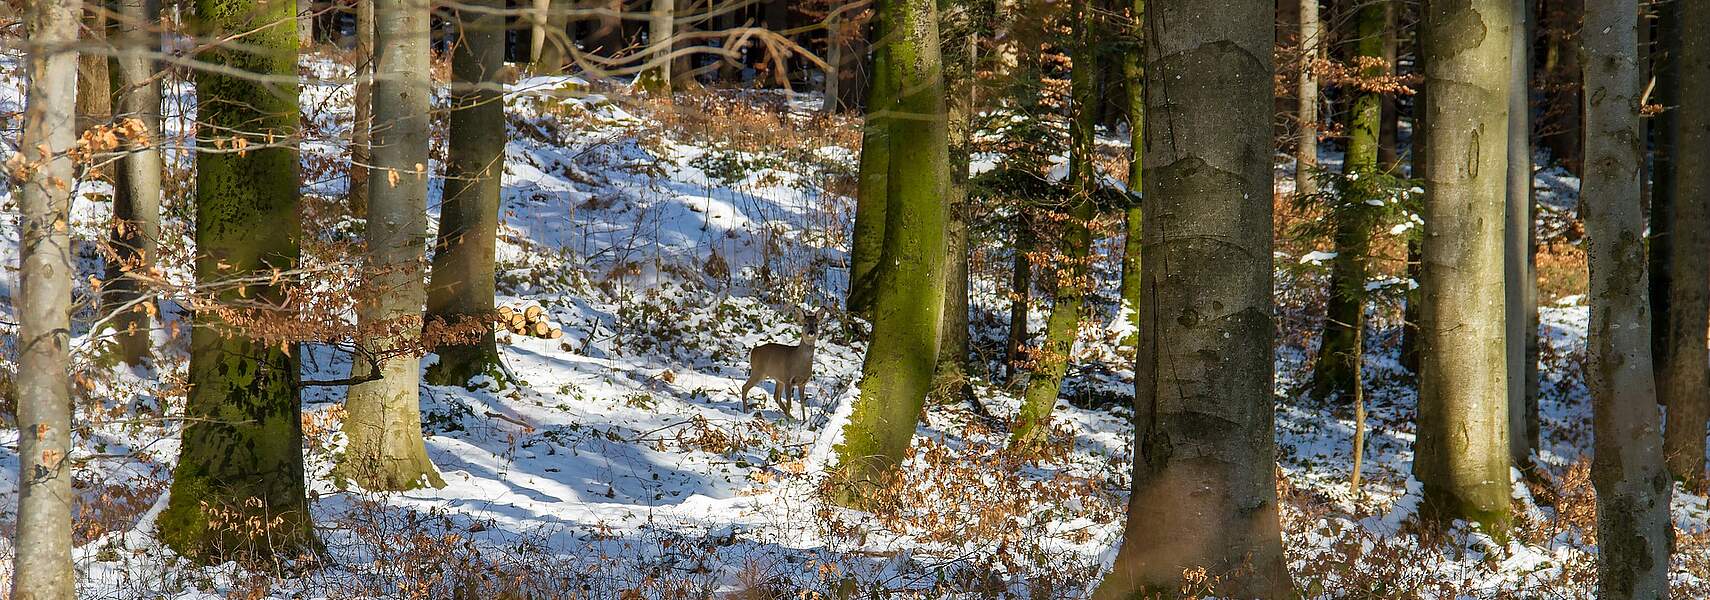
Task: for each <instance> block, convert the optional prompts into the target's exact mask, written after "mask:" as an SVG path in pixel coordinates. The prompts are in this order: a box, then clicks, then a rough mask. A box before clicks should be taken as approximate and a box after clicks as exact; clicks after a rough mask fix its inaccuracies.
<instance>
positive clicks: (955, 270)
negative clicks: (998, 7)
mask: <svg viewBox="0 0 1710 600" xmlns="http://www.w3.org/2000/svg"><path fill="white" fill-rule="evenodd" d="M971 10H972V9H971V8H970V7H969V6H967V5H966V4H965V3H952V4H948V5H946V7H945V12H944V14H942V15H940V16H941V17H942V19H943V20H942V25H941V28H942V30H943V31H942V32H941V33H940V37H941V38H943V39H947V40H949V43H947V44H945V45H944V50H943V60H944V67H945V82H944V88H945V91H946V93H947V102H946V104H947V106H946V112H947V114H948V119H949V120H948V124H949V125H948V130H947V133H946V137H947V138H948V140H949V141H948V146H949V157H950V160H949V164H950V194H949V196H948V198H947V202H946V203H945V204H946V209H947V210H946V213H945V234H944V241H945V244H944V252H945V254H944V315H943V317H942V325H941V326H940V327H939V334H938V365H937V367H936V374H935V376H934V377H935V378H936V379H937V381H936V382H935V383H933V385H932V391H933V394H934V396H935V397H936V399H937V401H939V402H954V401H969V400H972V399H973V398H974V390H973V387H972V386H970V385H969V384H968V375H967V369H966V368H965V366H964V365H965V364H966V363H967V361H968V311H969V298H968V276H969V274H968V250H969V248H968V222H969V220H970V219H971V213H972V212H973V208H974V205H973V203H972V201H971V200H970V199H969V197H968V162H969V153H970V152H971V150H972V148H971V147H970V145H969V144H970V142H971V141H972V140H971V135H972V125H971V124H972V117H973V114H974V110H975V108H974V76H975V73H974V65H975V64H976V63H975V56H974V53H975V49H976V48H977V45H978V36H977V35H976V34H975V31H976V30H975V29H974V28H973V26H974V20H973V19H974V15H972V14H971ZM832 45H833V46H836V45H837V43H836V42H832ZM826 98H827V101H828V102H829V101H831V98H833V95H831V94H830V93H829V92H828V95H827V96H826Z"/></svg>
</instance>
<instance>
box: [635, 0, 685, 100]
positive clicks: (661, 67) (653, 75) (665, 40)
mask: <svg viewBox="0 0 1710 600" xmlns="http://www.w3.org/2000/svg"><path fill="white" fill-rule="evenodd" d="M652 2H653V8H652V9H651V10H649V11H648V29H647V63H648V68H647V69H646V70H644V71H642V73H641V78H640V82H641V86H642V88H643V89H646V90H647V92H648V93H650V94H658V95H662V96H665V97H670V96H671V58H670V57H671V40H672V37H673V34H672V26H673V25H674V22H675V21H676V17H675V14H676V10H677V9H676V5H677V1H676V0H652Z"/></svg>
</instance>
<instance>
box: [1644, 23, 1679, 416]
mask: <svg viewBox="0 0 1710 600" xmlns="http://www.w3.org/2000/svg"><path fill="white" fill-rule="evenodd" d="M1654 8H1655V10H1656V13H1657V25H1656V33H1657V35H1656V47H1657V49H1656V51H1655V52H1652V53H1651V69H1652V74H1653V75H1654V76H1655V77H1656V91H1655V92H1654V96H1655V100H1654V102H1660V103H1662V105H1663V106H1666V107H1669V108H1671V109H1672V110H1665V111H1663V112H1662V113H1659V114H1657V115H1656V116H1653V117H1651V118H1650V119H1649V123H1650V126H1651V132H1652V134H1653V136H1654V139H1652V140H1651V145H1652V147H1653V151H1652V154H1651V168H1652V169H1653V172H1652V176H1651V179H1652V185H1651V195H1650V222H1649V225H1650V244H1649V246H1648V249H1649V254H1648V255H1647V263H1646V267H1647V268H1648V269H1649V270H1650V276H1651V337H1652V340H1651V361H1652V362H1651V365H1652V367H1654V368H1656V369H1657V380H1658V384H1659V385H1660V384H1661V381H1662V377H1663V373H1662V370H1663V368H1665V367H1666V366H1668V364H1669V362H1670V361H1669V356H1668V353H1669V346H1670V342H1669V339H1668V336H1669V331H1670V329H1671V326H1670V325H1669V321H1670V311H1669V305H1668V301H1669V297H1670V294H1671V292H1670V290H1669V278H1670V277H1671V274H1670V273H1669V270H1670V265H1669V256H1670V255H1671V254H1672V253H1673V250H1672V248H1673V246H1674V238H1673V237H1671V236H1670V232H1672V231H1674V226H1675V215H1674V190H1675V183H1674V178H1675V172H1676V170H1675V166H1674V165H1675V163H1674V154H1675V138H1676V136H1677V135H1678V134H1679V132H1680V129H1679V124H1678V122H1677V119H1678V118H1679V114H1680V109H1679V106H1680V100H1681V98H1680V65H1679V63H1678V62H1677V61H1678V60H1679V55H1680V50H1681V42H1682V40H1681V38H1680V9H1679V3H1675V2H1662V3H1658V4H1657V5H1655V7H1654ZM1659 389H1660V388H1659ZM1660 391H1662V392H1663V394H1664V395H1663V396H1662V398H1661V399H1662V400H1663V401H1664V402H1665V403H1666V402H1667V400H1668V396H1667V390H1660Z"/></svg>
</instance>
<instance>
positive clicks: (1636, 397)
mask: <svg viewBox="0 0 1710 600" xmlns="http://www.w3.org/2000/svg"><path fill="white" fill-rule="evenodd" d="M1689 10H1690V9H1689ZM1638 17H1639V6H1638V3H1637V2H1636V1H1635V0H1588V1H1587V2H1586V11H1585V28H1584V30H1583V31H1582V32H1581V37H1580V40H1581V42H1580V43H1581V48H1582V51H1583V52H1584V54H1585V62H1584V65H1585V72H1584V81H1585V92H1586V93H1585V96H1584V97H1585V126H1584V127H1585V129H1584V130H1585V134H1586V139H1585V144H1584V148H1585V158H1586V162H1585V179H1584V182H1583V184H1582V186H1581V194H1580V197H1581V202H1580V206H1581V211H1582V214H1583V215H1584V217H1585V229H1586V245H1587V249H1586V254H1587V260H1588V263H1589V267H1590V273H1591V290H1590V291H1591V293H1590V296H1591V326H1590V331H1589V334H1590V357H1589V358H1590V361H1589V364H1588V365H1587V367H1588V368H1587V369H1586V376H1587V377H1586V379H1587V383H1588V384H1589V386H1590V388H1591V396H1592V399H1591V402H1592V404H1591V406H1592V429H1593V432H1594V438H1595V441H1594V446H1593V455H1592V466H1591V481H1592V484H1593V486H1595V487H1596V489H1597V540H1598V544H1597V550H1598V552H1597V575H1598V583H1597V597H1598V598H1601V599H1605V600H1627V599H1651V598H1667V597H1668V571H1669V558H1668V554H1669V543H1670V528H1671V526H1672V525H1673V523H1672V520H1671V519H1670V516H1669V494H1670V492H1671V491H1672V490H1673V485H1672V483H1671V482H1670V481H1669V478H1668V476H1667V475H1666V473H1665V470H1664V464H1663V440H1662V432H1661V428H1662V424H1661V422H1660V416H1659V415H1658V410H1657V404H1656V383H1655V379H1654V374H1653V372H1652V371H1651V357H1650V344H1651V331H1650V301H1649V298H1647V294H1648V287H1649V285H1648V282H1647V281H1646V271H1645V242H1644V226H1645V225H1644V213H1643V212H1642V209H1641V207H1640V206H1639V177H1640V176H1641V173H1642V172H1643V170H1644V154H1643V152H1644V150H1643V148H1641V146H1640V145H1641V143H1642V140H1643V139H1644V138H1643V137H1642V136H1641V135H1640V133H1639V132H1640V129H1639V127H1640V118H1639V96H1640V94H1641V87H1642V85H1643V82H1642V80H1641V73H1642V71H1641V70H1640V68H1639V63H1638V56H1637V53H1638V37H1639V36H1638ZM1676 258H1677V259H1680V258H1684V257H1681V256H1676ZM1700 283H1701V284H1704V282H1703V280H1700ZM1705 285H1710V284H1705ZM1698 325H1699V329H1700V330H1701V331H1702V330H1703V329H1704V327H1705V324H1704V323H1703V322H1700V323H1699V324H1698ZM1700 341H1702V338H1700ZM1700 356H1701V357H1702V350H1701V351H1700ZM1705 368H1706V367H1705V364H1699V365H1698V368H1697V370H1698V371H1699V372H1701V373H1702V372H1703V370H1704V369H1705ZM1698 391H1699V393H1701V394H1702V393H1703V390H1702V388H1700V389H1699V390H1698ZM1699 433H1700V436H1699V437H1700V438H1702V437H1703V436H1702V433H1703V432H1702V427H1700V431H1699ZM1700 456H1702V454H1701V455H1700Z"/></svg>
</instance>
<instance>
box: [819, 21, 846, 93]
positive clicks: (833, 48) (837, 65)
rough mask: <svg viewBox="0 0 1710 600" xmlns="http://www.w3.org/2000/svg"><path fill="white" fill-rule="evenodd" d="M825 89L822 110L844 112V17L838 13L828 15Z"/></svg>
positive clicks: (826, 25)
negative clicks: (841, 86) (840, 16)
mask: <svg viewBox="0 0 1710 600" xmlns="http://www.w3.org/2000/svg"><path fill="white" fill-rule="evenodd" d="M825 64H826V65H827V67H828V68H827V69H825V84H824V85H825V89H824V92H825V93H824V94H822V96H824V98H825V99H824V100H822V101H821V107H820V108H821V110H824V111H825V112H826V113H827V114H836V113H838V112H842V109H843V107H842V105H841V103H840V102H839V101H840V100H841V99H842V93H841V91H840V90H839V87H838V86H840V85H842V84H843V81H842V80H843V74H842V71H843V19H841V18H838V16H837V15H836V14H833V15H832V16H830V17H828V18H827V19H826V23H825Z"/></svg>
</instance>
